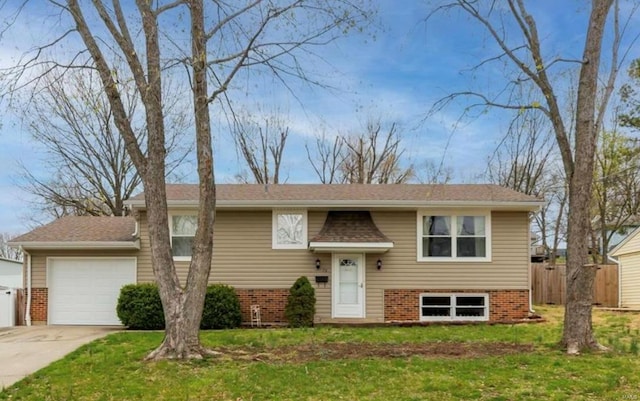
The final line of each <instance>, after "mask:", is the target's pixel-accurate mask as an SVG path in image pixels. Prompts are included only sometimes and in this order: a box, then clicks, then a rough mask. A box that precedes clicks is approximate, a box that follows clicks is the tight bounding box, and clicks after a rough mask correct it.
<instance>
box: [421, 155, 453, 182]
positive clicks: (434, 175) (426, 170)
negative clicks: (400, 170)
mask: <svg viewBox="0 0 640 401" xmlns="http://www.w3.org/2000/svg"><path fill="white" fill-rule="evenodd" d="M415 176H416V177H415V178H416V180H417V181H418V182H419V183H421V184H447V183H449V182H450V181H451V180H452V178H453V169H452V168H451V167H448V166H444V165H443V164H442V163H434V162H433V161H432V160H425V162H424V163H422V165H421V167H420V168H416V172H415Z"/></svg>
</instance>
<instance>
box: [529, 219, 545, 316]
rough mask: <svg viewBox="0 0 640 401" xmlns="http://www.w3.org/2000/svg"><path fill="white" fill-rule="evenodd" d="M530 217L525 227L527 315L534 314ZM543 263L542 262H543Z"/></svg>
mask: <svg viewBox="0 0 640 401" xmlns="http://www.w3.org/2000/svg"><path fill="white" fill-rule="evenodd" d="M531 215H532V214H529V224H528V225H527V227H529V229H528V230H527V231H528V234H527V249H528V252H527V253H528V256H527V257H528V258H529V259H528V263H529V269H528V270H527V283H528V286H529V313H531V314H534V313H536V311H535V309H533V288H531V287H532V285H531ZM543 261H544V260H543Z"/></svg>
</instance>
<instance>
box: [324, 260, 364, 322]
mask: <svg viewBox="0 0 640 401" xmlns="http://www.w3.org/2000/svg"><path fill="white" fill-rule="evenodd" d="M332 271H333V279H332V280H331V281H332V283H333V285H332V287H331V292H332V294H331V298H332V299H333V308H332V309H333V310H332V317H364V299H365V297H364V256H363V255H362V254H334V255H333V269H332Z"/></svg>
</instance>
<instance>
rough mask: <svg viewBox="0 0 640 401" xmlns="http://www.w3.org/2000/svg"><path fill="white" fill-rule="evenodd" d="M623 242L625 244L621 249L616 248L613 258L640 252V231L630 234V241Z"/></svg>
mask: <svg viewBox="0 0 640 401" xmlns="http://www.w3.org/2000/svg"><path fill="white" fill-rule="evenodd" d="M623 242H624V244H622V245H621V246H620V245H619V246H620V248H619V249H615V248H614V251H615V253H612V256H616V257H618V256H621V255H625V254H629V253H635V252H640V229H636V230H634V231H633V232H632V233H631V234H629V237H628V239H626V240H623ZM616 248H617V247H616Z"/></svg>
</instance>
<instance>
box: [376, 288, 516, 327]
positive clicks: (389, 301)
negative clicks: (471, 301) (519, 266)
mask: <svg viewBox="0 0 640 401" xmlns="http://www.w3.org/2000/svg"><path fill="white" fill-rule="evenodd" d="M422 293H487V294H489V321H490V322H509V321H516V320H521V319H525V318H527V316H528V315H529V291H527V290H493V291H477V290H419V289H412V290H404V289H403V290H384V320H385V321H419V320H420V299H419V297H420V294H422Z"/></svg>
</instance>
